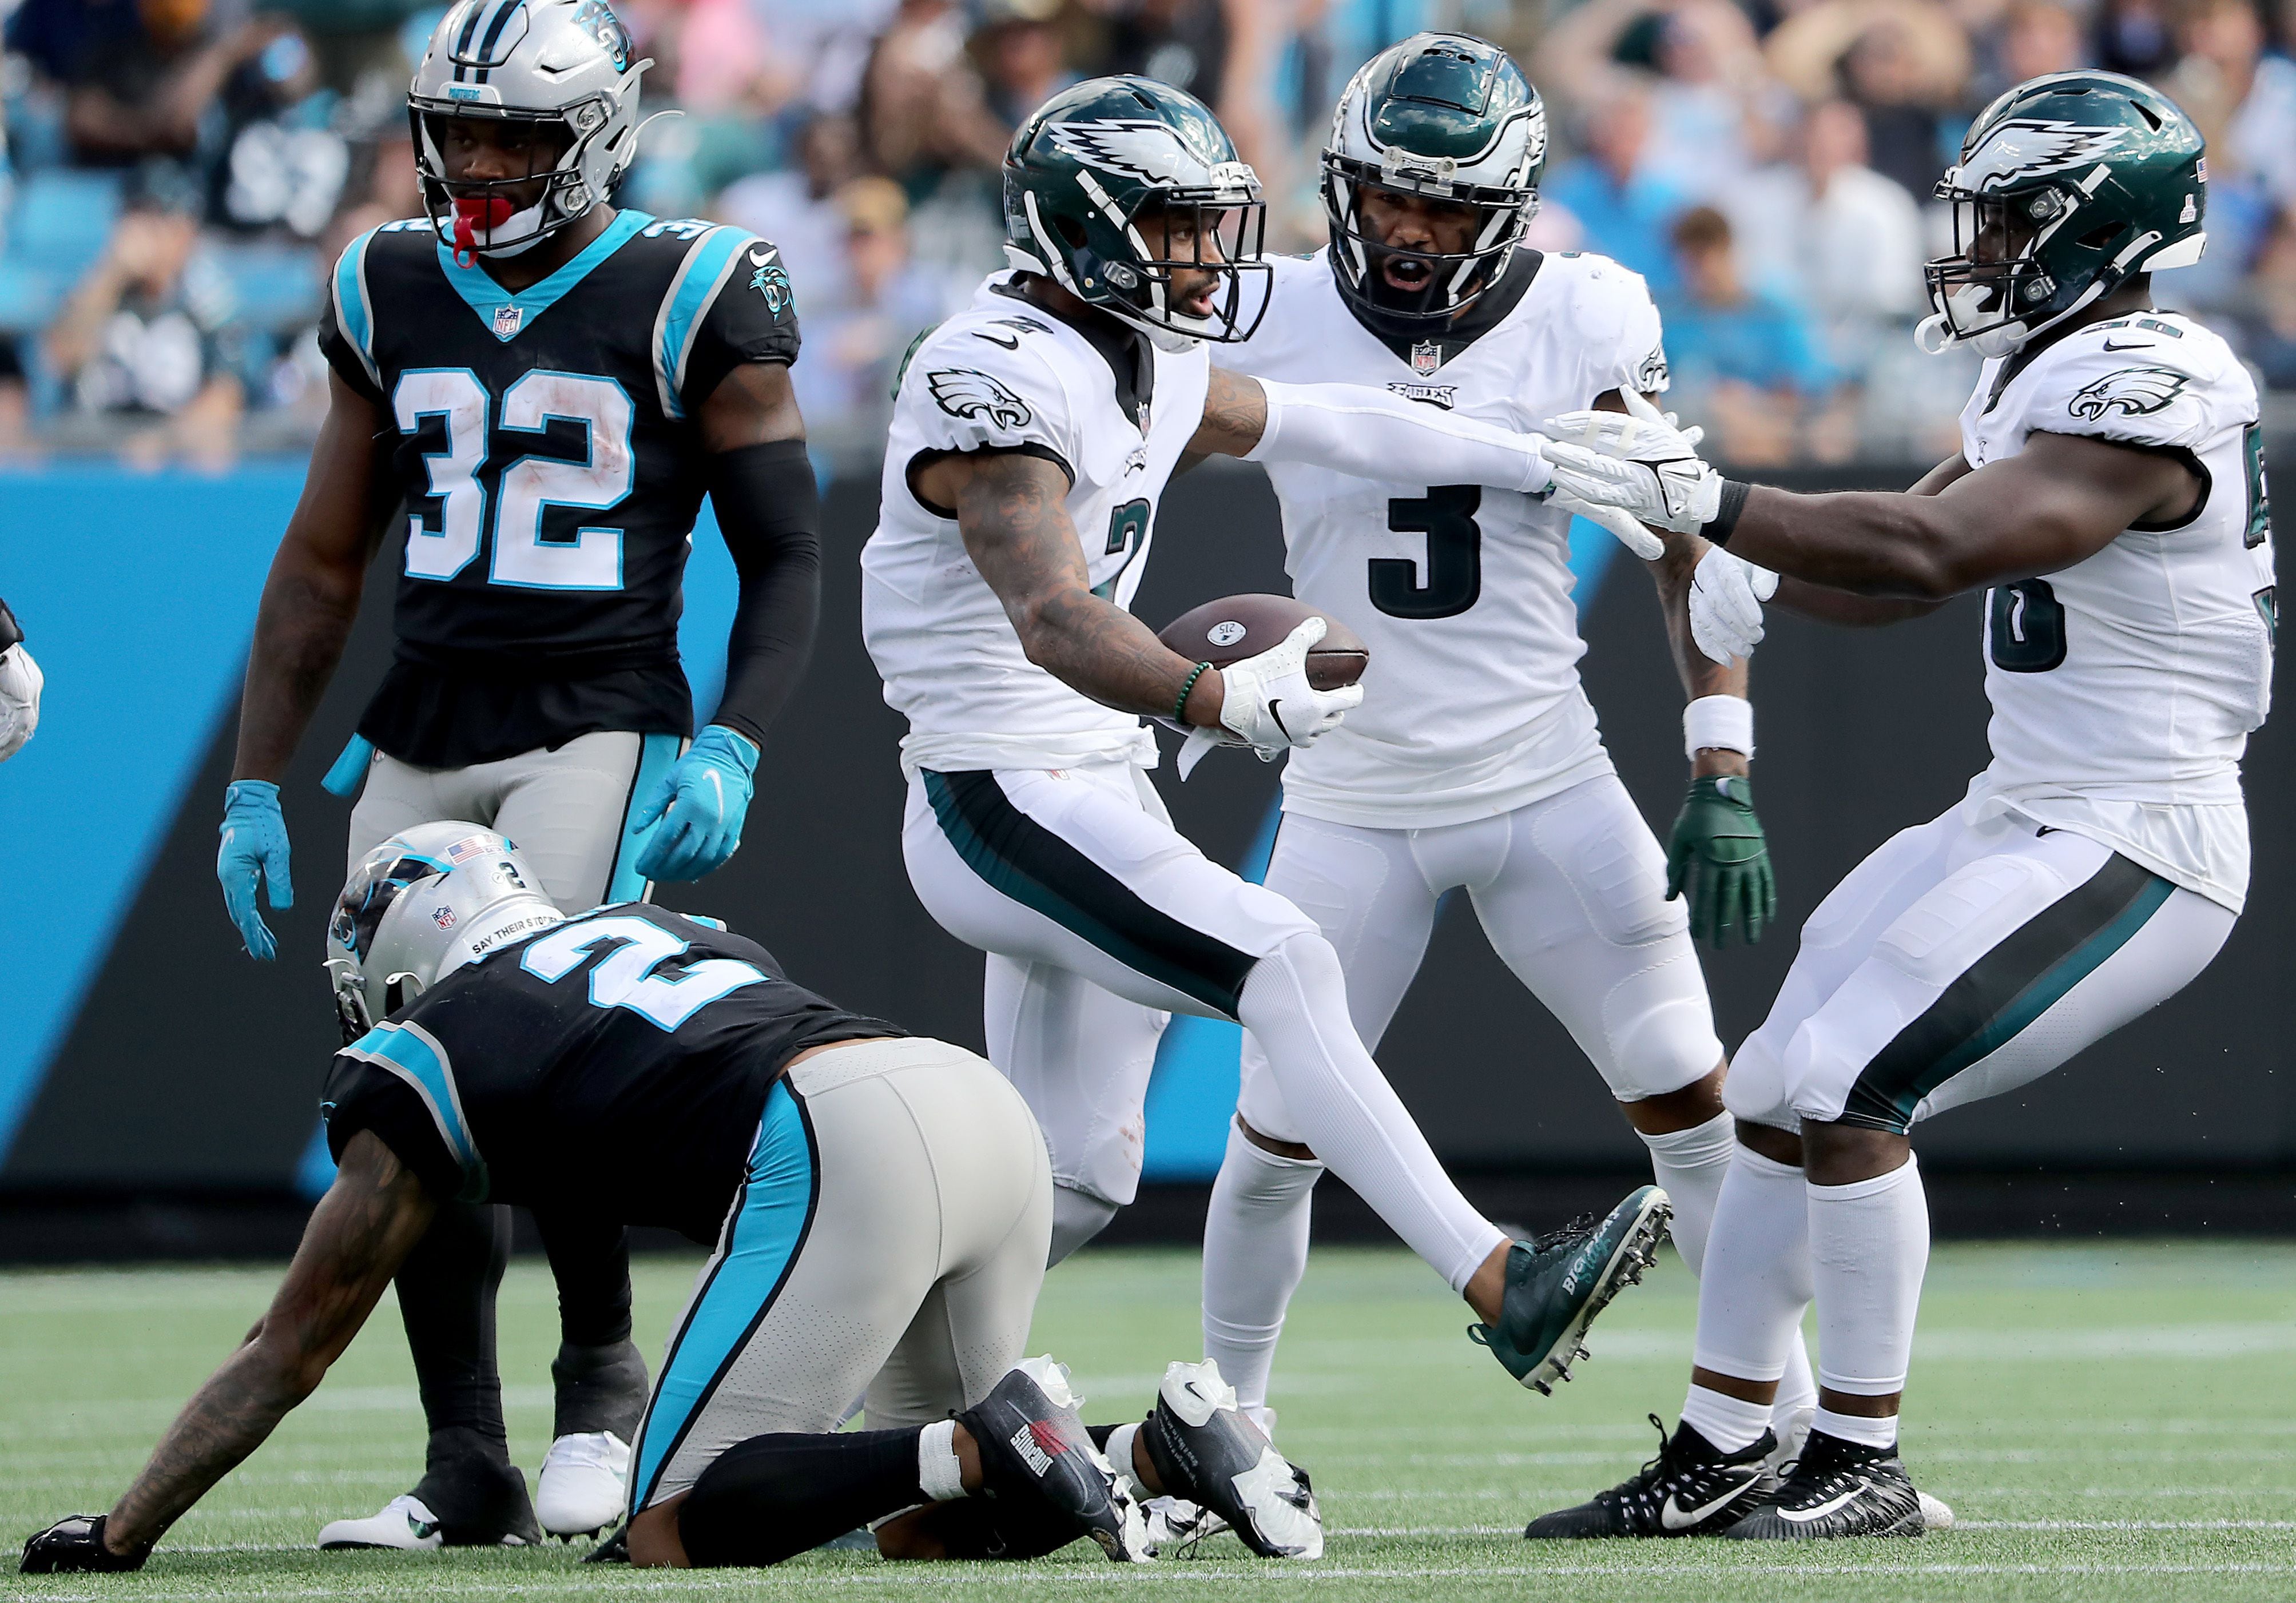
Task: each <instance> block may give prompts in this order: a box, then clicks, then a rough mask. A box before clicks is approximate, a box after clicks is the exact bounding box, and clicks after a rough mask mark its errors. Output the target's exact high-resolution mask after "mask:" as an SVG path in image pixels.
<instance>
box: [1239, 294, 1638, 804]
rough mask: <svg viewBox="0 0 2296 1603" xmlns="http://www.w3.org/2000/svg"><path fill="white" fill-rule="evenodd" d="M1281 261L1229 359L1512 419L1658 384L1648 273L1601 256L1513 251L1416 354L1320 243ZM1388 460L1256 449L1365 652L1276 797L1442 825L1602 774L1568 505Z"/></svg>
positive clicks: (1275, 374) (1302, 582)
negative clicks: (1332, 717)
mask: <svg viewBox="0 0 2296 1603" xmlns="http://www.w3.org/2000/svg"><path fill="white" fill-rule="evenodd" d="M1271 259H1272V260H1273V262H1274V266H1275V282H1274V285H1273V288H1272V289H1271V290H1270V295H1271V297H1272V300H1271V304H1270V306H1269V307H1268V312H1267V317H1266V319H1265V320H1264V321H1263V322H1262V323H1260V325H1259V331H1258V332H1257V333H1255V334H1254V335H1253V337H1252V338H1251V340H1249V341H1248V342H1246V343H1243V344H1241V345H1228V346H1220V347H1217V348H1215V349H1214V351H1213V356H1212V359H1213V360H1214V361H1216V362H1218V364H1220V365H1221V366H1223V367H1230V368H1234V369H1235V370H1236V371H1238V372H1246V373H1250V374H1251V375H1253V376H1255V377H1259V378H1267V379H1273V380H1279V381H1283V382H1289V383H1301V384H1312V383H1322V382H1348V383H1356V384H1382V383H1383V384H1385V385H1386V386H1387V388H1389V389H1390V391H1392V392H1394V393H1395V394H1398V395H1401V396H1406V397H1410V398H1412V399H1414V400H1417V401H1422V402H1424V403H1426V404H1427V405H1435V406H1440V407H1442V408H1444V409H1445V410H1446V411H1449V412H1455V413H1461V414H1463V415H1465V416H1468V417H1472V418H1477V419H1480V420H1481V421H1485V422H1489V423H1494V424H1497V425H1498V426H1500V427H1502V428H1507V429H1518V430H1529V429H1532V428H1535V427H1536V426H1537V425H1538V422H1539V421H1541V420H1542V419H1545V418H1548V417H1552V416H1554V414H1555V413H1561V412H1568V411H1572V410H1575V409H1578V408H1580V407H1585V406H1588V405H1593V403H1594V401H1595V397H1597V396H1599V395H1602V394H1603V393H1604V392H1605V391H1608V390H1612V389H1621V388H1636V389H1639V390H1642V391H1644V392H1652V391H1657V390H1661V389H1663V388H1666V381H1667V380H1666V356H1665V353H1664V351H1663V349H1662V348H1661V343H1660V335H1659V318H1658V310H1657V308H1656V307H1653V306H1652V304H1651V298H1650V291H1649V290H1647V289H1646V288H1645V287H1644V283H1643V281H1642V279H1641V277H1640V276H1639V275H1637V274H1634V273H1630V272H1628V270H1627V269H1626V268H1624V267H1621V266H1619V264H1618V263H1616V262H1614V261H1611V260H1610V259H1609V258H1605V257H1600V256H1591V255H1583V254H1579V253H1576V252H1572V253H1569V254H1562V255H1547V256H1543V257H1542V256H1540V255H1539V254H1538V253H1536V252H1533V251H1523V252H1520V253H1518V254H1517V255H1516V257H1515V258H1514V259H1513V263H1512V264H1511V265H1510V268H1509V271H1508V273H1507V274H1506V275H1505V277H1504V278H1502V279H1501V281H1500V282H1499V284H1498V285H1497V286H1495V287H1494V288H1493V289H1492V290H1489V291H1488V295H1490V296H1498V295H1502V294H1505V295H1509V296H1510V297H1512V298H1515V299H1514V304H1513V306H1511V307H1506V308H1505V310H1504V311H1502V312H1500V313H1499V314H1498V315H1497V320H1496V321H1494V322H1490V323H1488V326H1486V327H1485V328H1484V329H1483V331H1481V332H1480V333H1479V334H1477V335H1475V336H1474V338H1473V340H1472V343H1471V344H1463V342H1462V341H1461V340H1459V339H1456V338H1454V339H1440V340H1439V339H1433V338H1431V339H1427V340H1425V341H1421V342H1417V343H1415V344H1414V345H1412V346H1411V347H1410V348H1408V354H1398V352H1397V351H1396V350H1395V349H1394V348H1391V347H1390V345H1388V344H1387V343H1386V342H1385V341H1383V340H1382V339H1380V338H1379V337H1378V336H1377V335H1375V334H1374V333H1372V332H1371V331H1369V330H1367V329H1366V328H1365V327H1364V325H1363V324H1362V323H1360V322H1358V321H1357V318H1356V316H1355V315H1354V314H1353V313H1352V312H1350V311H1349V309H1348V307H1347V305H1346V303H1345V302H1344V301H1342V300H1341V299H1340V293H1339V290H1338V288H1337V286H1336V285H1335V284H1334V282H1333V276H1332V269H1331V266H1330V265H1329V263H1328V262H1327V261H1326V260H1325V259H1324V252H1323V251H1320V250H1319V251H1317V252H1316V254H1315V255H1314V256H1312V257H1309V258H1306V259H1304V260H1303V259H1300V258H1271ZM1518 275H1521V277H1520V278H1519V277H1518ZM1475 311H1476V309H1475V308H1471V309H1470V312H1469V317H1470V318H1471V319H1472V318H1474V316H1475ZM1486 315H1488V314H1486ZM1467 326H1469V327H1472V326H1474V324H1473V323H1472V322H1471V323H1468V324H1467ZM1446 358H1447V359H1446ZM1397 467H1398V476H1397V477H1396V478H1394V479H1392V480H1386V481H1374V480H1370V479H1363V478H1346V477H1342V476H1341V475H1338V474H1333V473H1330V472H1326V471H1324V470H1322V469H1319V468H1312V467H1305V466H1301V465H1300V464H1297V463H1292V462H1270V463H1269V464H1267V475H1268V477H1269V478H1271V479H1272V480H1274V482H1275V492H1276V495H1278V496H1279V497H1281V499H1282V501H1283V539H1284V544H1285V546H1286V548H1287V554H1286V558H1285V567H1286V568H1287V569H1288V570H1289V572H1290V573H1291V575H1292V593H1293V594H1295V595H1297V596H1298V597H1299V598H1300V600H1301V601H1307V602H1308V603H1309V604H1311V605H1313V606H1315V607H1316V608H1318V609H1322V610H1323V611H1324V612H1327V613H1329V614H1330V615H1331V616H1332V617H1335V618H1338V619H1340V620H1341V622H1343V623H1345V624H1346V625H1347V626H1349V628H1351V629H1353V630H1354V631H1355V632H1356V633H1357V634H1358V635H1360V636H1362V638H1363V641H1364V643H1365V645H1367V646H1368V647H1369V648H1370V650H1371V667H1370V669H1369V670H1368V671H1367V672H1366V673H1365V675H1364V681H1363V684H1364V699H1363V705H1362V706H1360V707H1357V708H1356V709H1355V710H1354V711H1352V712H1350V713H1349V714H1348V716H1347V719H1346V721H1345V722H1344V723H1342V724H1341V725H1340V726H1339V727H1338V728H1337V729H1335V730H1333V732H1331V733H1329V734H1327V735H1325V736H1324V738H1323V739H1322V740H1318V741H1316V743H1315V745H1313V746H1311V747H1308V748H1305V749H1304V750H1300V751H1295V752H1293V753H1292V755H1291V758H1290V761H1289V762H1288V763H1287V764H1286V765H1285V767H1284V773H1283V806H1284V809H1285V810H1286V811H1287V812H1292V813H1299V814H1304V815H1306V816H1308V817H1310V818H1321V819H1327V820H1330V821H1331V822H1334V823H1345V824H1354V825H1357V826H1359V827H1365V828H1371V829H1416V828H1433V827H1437V826H1440V825H1444V824H1452V823H1462V822H1466V821H1468V820H1471V819H1475V818H1484V817H1489V816H1492V815H1494V814H1501V813H1506V812H1511V811H1513V809H1514V808H1516V807H1520V806H1526V805H1527V804H1529V803H1530V802H1533V801H1537V800H1538V799H1539V798H1540V797H1545V796H1550V795H1553V794H1554V793H1556V792H1558V791H1561V790H1564V789H1568V788H1570V786H1572V785H1575V784H1577V783H1579V781H1582V780H1586V779H1588V778H1590V777H1592V776H1594V775H1596V774H1602V773H1611V771H1612V770H1611V759H1610V755H1609V754H1608V753H1607V752H1605V751H1604V750H1603V740H1602V733H1601V732H1600V731H1599V730H1598V729H1597V728H1596V726H1595V709H1594V707H1592V706H1591V705H1590V704H1589V703H1588V701H1587V695H1586V692H1585V691H1583V690H1582V689H1580V687H1579V668H1578V662H1579V658H1580V656H1582V655H1583V654H1584V653H1585V651H1586V649H1587V648H1586V644H1585V642H1583V641H1582V640H1580V638H1579V613H1578V609H1577V608H1576V607H1575V606H1574V605H1573V604H1572V602H1571V599H1570V590H1571V575H1570V514H1569V513H1567V512H1564V511H1561V510H1560V509H1558V508H1554V507H1550V506H1547V505H1546V504H1544V503H1541V502H1539V501H1537V500H1534V499H1533V498H1532V497H1530V496H1529V495H1520V494H1517V493H1515V492H1513V491H1508V490H1498V489H1488V488H1482V487H1477V486H1473V485H1443V486H1430V485H1428V484H1426V483H1425V482H1424V481H1422V480H1415V479H1413V478H1409V477H1408V476H1407V475H1408V473H1409V467H1408V464H1406V463H1400V462H1398V464H1397Z"/></svg>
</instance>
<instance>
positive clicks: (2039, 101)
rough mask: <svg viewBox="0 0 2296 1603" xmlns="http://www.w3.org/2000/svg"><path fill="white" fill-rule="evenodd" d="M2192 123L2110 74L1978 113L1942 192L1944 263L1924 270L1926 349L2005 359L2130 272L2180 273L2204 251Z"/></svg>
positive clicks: (2201, 172)
mask: <svg viewBox="0 0 2296 1603" xmlns="http://www.w3.org/2000/svg"><path fill="white" fill-rule="evenodd" d="M2202 148H2203V142H2202V138H2201V131H2200V130H2199V129H2198V128H2196V127H2194V126H2193V119H2191V118H2189V117H2187V116H2185V113H2184V112H2183V111H2182V110H2179V109H2178V108H2177V105H2176V103H2175V102H2172V101H2170V100H2169V98H2168V97H2167V96H2166V95H2163V94H2161V93H2160V92H2159V91H2158V90H2155V89H2153V88H2151V87H2149V86H2146V85H2144V84H2141V83H2138V82H2137V81H2136V79H2135V78H2123V77H2121V76H2120V74H2119V73H2116V72H2058V73H2052V74H2051V75H2049V76H2048V77H2046V78H2034V79H2033V80H2031V81H2030V83H2023V84H2020V85H2018V86H2016V87H2015V88H2013V89H2012V90H2010V91H2009V92H2008V93H2007V94H2004V95H2002V97H2001V98H2000V99H1998V100H1997V101H1995V102H1993V103H1992V104H1991V105H1989V106H1988V107H1986V109H1985V110H1984V111H1983V112H1981V113H1980V115H1979V117H1978V119H1977V120H1976V122H1975V123H1973V124H1972V125H1971V127H1970V130H1969V135H1968V137H1967V138H1965V139H1964V140H1963V141H1962V142H1961V159H1960V161H1959V162H1957V163H1956V165H1954V166H1952V167H1949V168H1947V169H1946V173H1945V176H1944V177H1943V178H1941V179H1939V181H1938V186H1937V197H1938V199H1939V200H1943V201H1946V202H1947V203H1948V204H1949V205H1950V206H1951V207H1952V208H1953V232H1954V254H1953V255H1951V256H1948V257H1941V258H1939V259H1938V260H1936V261H1933V262H1931V263H1930V264H1929V265H1928V266H1927V267H1926V268H1925V269H1924V272H1925V274H1927V277H1928V279H1929V290H1930V305H1931V307H1933V308H1934V315H1932V316H1930V317H1928V318H1925V319H1924V320H1923V323H1922V325H1921V327H1920V328H1918V329H1916V330H1915V331H1914V338H1915V341H1916V342H1917V343H1918V344H1919V345H1920V346H1921V348H1923V350H1926V351H1931V352H1936V351H1941V350H1945V349H1947V348H1950V347H1953V346H1956V345H1967V346H1969V347H1971V348H1973V349H1975V350H1976V351H1977V353H1978V354H1979V355H1980V356H2007V355H2008V354H2009V353H2010V352H2012V351H2013V350H2015V349H2016V348H2018V347H2020V346H2021V345H2023V344H2024V343H2025V342H2026V341H2027V340H2029V339H2032V338H2033V336H2035V335H2036V334H2038V333H2040V332H2041V331H2043V330H2045V329H2049V328H2054V326H2055V325H2056V324H2058V323H2062V322H2063V321H2064V320H2065V319H2066V318H2068V317H2070V316H2071V315H2073V314H2074V313H2076V312H2078V311H2079V310H2080V309H2081V308H2082V307H2086V306H2088V305H2089V304H2091V303H2092V302H2094V301H2095V300H2097V299H2099V298H2100V297H2103V296H2105V295H2109V294H2111V293H2112V291H2113V290H2117V289H2119V288H2120V285H2121V284H2122V283H2124V282H2127V281H2128V278H2129V277H2130V276H2131V275H2132V274H2138V273H2151V272H2158V271H2160V270H2161V269H2163V268H2168V267H2189V266H2192V265H2193V264H2194V262H2196V261H2199V260H2200V259H2201V252H2202V249H2204V248H2205V247H2206V245H2207V243H2208V234H2207V233H2206V232H2205V231H2204V230H2203V228H2202V218H2203V217H2205V215H2206V213H2207V210H2208V164H2207V163H2206V162H2205V161H2204V160H2203V159H2202Z"/></svg>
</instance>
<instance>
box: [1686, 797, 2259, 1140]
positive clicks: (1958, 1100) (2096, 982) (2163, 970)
mask: <svg viewBox="0 0 2296 1603" xmlns="http://www.w3.org/2000/svg"><path fill="white" fill-rule="evenodd" d="M1983 811H1984V807H1983V804H1981V803H1972V802H1963V803H1962V804H1960V805H1959V806H1956V807H1954V808H1953V809H1952V810H1951V811H1949V812H1948V813H1946V814H1942V815H1941V816H1939V817H1937V818H1934V819H1931V821H1930V822H1927V823H1924V824H1916V825H1915V827H1913V828H1912V829H1909V830H1900V831H1899V832H1898V834H1896V835H1894V836H1892V837H1891V838H1890V839H1889V840H1888V841H1886V842H1885V843H1883V845H1882V846H1881V848H1880V849H1879V850H1877V851H1875V852H1874V855H1872V856H1870V857H1868V858H1866V861H1865V862H1863V863H1859V864H1858V865H1857V867H1856V868H1854V869H1852V870H1851V871H1849V876H1848V878H1846V879H1843V880H1842V881H1841V884H1840V885H1838V886H1836V887H1834V888H1833V893H1832V894H1831V895H1830V896H1827V897H1826V898H1825V901H1824V902H1822V903H1820V904H1818V907H1817V911H1816V912H1813V913H1811V914H1810V916H1809V920H1808V922H1807V923H1806V924H1804V925H1803V926H1802V932H1801V946H1800V950H1799V951H1798V952H1797V953H1795V955H1794V961H1793V967H1792V969H1789V970H1788V971H1787V974H1786V978H1785V984H1784V986H1781V987H1780V988H1779V991H1778V999H1777V1001H1776V1002H1775V1003H1774V1004H1772V1006H1771V1008H1770V1015H1769V1017H1768V1018H1766V1019H1764V1020H1763V1021H1762V1027H1761V1028H1760V1029H1759V1030H1756V1031H1755V1032H1754V1033H1753V1034H1752V1035H1750V1036H1748V1037H1747V1039H1746V1042H1745V1044H1743V1046H1741V1047H1740V1048H1739V1049H1738V1051H1737V1055H1736V1056H1735V1057H1734V1058H1733V1059H1731V1063H1730V1075H1729V1078H1728V1079H1727V1080H1726V1081H1724V1082H1723V1086H1722V1100H1723V1101H1724V1103H1725V1104H1726V1106H1727V1107H1728V1108H1729V1109H1730V1111H1731V1112H1732V1113H1734V1114H1735V1115H1736V1116H1738V1117H1740V1118H1742V1119H1749V1120H1751V1121H1752V1122H1754V1123H1755V1124H1759V1125H1776V1126H1777V1127H1779V1128H1780V1129H1784V1130H1795V1129H1799V1128H1800V1124H1801V1121H1802V1120H1804V1119H1816V1120H1817V1121H1819V1122H1821V1123H1831V1122H1833V1121H1834V1120H1843V1121H1846V1122H1848V1123H1850V1124H1853V1125H1866V1126H1869V1127H1871V1128H1873V1129H1876V1130H1890V1131H1895V1132H1897V1133H1899V1134H1903V1133H1905V1132H1906V1131H1907V1130H1908V1129H1909V1128H1910V1127H1911V1126H1912V1125H1914V1124H1915V1122H1917V1121H1918V1120H1921V1119H1924V1118H1927V1117H1929V1116H1931V1114H1935V1113H1939V1112H1942V1111H1943V1110H1945V1109H1946V1108H1954V1107H1958V1106H1959V1105H1960V1104H1962V1103H1964V1102H1972V1101H1975V1100H1979V1099H1980V1098H1982V1097H1993V1096H1999V1095H2000V1094H2001V1093H2002V1092H2007V1091H2014V1090H2015V1089H2016V1088H2017V1087H2018V1086H2020V1085H2023V1084H2026V1083H2028V1082H2029V1081H2032V1080H2037V1079H2038V1078H2040V1076H2041V1075H2045V1074H2047V1073H2048V1072H2049V1071H2050V1070H2051V1069H2053V1068H2054V1067H2057V1066H2058V1065H2059V1064H2061V1063H2062V1062H2064V1061H2065V1059H2068V1058H2071V1056H2073V1054H2074V1053H2076V1052H2078V1051H2080V1050H2081V1049H2082V1048H2084V1047H2086V1046H2087V1045H2089V1044H2090V1043H2093V1042H2095V1041H2098V1040H2101V1039H2103V1037H2104V1036H2106V1035H2111V1034H2112V1032H2113V1031H2114V1030H2117V1029H2119V1028H2120V1026H2122V1025H2124V1024H2127V1023H2128V1021H2129V1020H2130V1019H2132V1018H2136V1017H2137V1016H2138V1015H2139V1014H2141V1013H2144V1012H2148V1011H2150V1010H2152V1009H2153V1008H2155V1007H2158V1006H2159V1005H2160V1004H2161V1002H2166V1001H2167V1000H2168V999H2169V997H2171V996H2174V995H2175V994H2177V992H2179V991H2181V990H2183V989H2184V988H2185V986H2186V985H2188V984H2190V983H2191V982H2192V980H2193V978H2194V977H2195V976H2196V975H2198V974H2199V973H2200V971H2201V970H2202V969H2205V968H2206V967H2208V965H2209V962H2210V960H2211V959H2212V958H2214V957H2215V956H2216V954H2217V952H2218V948H2220V947H2221V946H2223V945H2224V944H2225V940H2226V937H2227V936H2230V935H2231V934H2232V927H2233V921H2234V917H2235V915H2234V913H2233V912H2232V910H2231V909H2230V908H2227V907H2224V906H2222V905H2220V904H2217V903H2215V902H2211V901H2210V900H2209V899H2208V898H2207V897H2206V896H2200V895H2198V894H2197V893H2195V892H2193V891H2189V890H2185V889H2184V888H2183V887H2179V886H2176V885H2172V884H2170V883H2169V881H2168V880H2166V879H2161V877H2160V876H2159V875H2158V874H2155V873H2153V872H2151V871H2148V870H2146V869H2144V868H2142V867H2140V866H2138V865H2137V864H2136V863H2133V862H2131V861H2129V860H2128V858H2126V857H2123V856H2121V855H2120V854H2118V853H2117V852H2115V851H2113V850H2112V847H2110V846H2104V845H2102V844H2100V843H2099V842H2097V841H2094V840H2091V839H2089V838H2087V837H2086V836H2082V835H2076V834H2073V833H2072V832H2071V831H2070V830H2038V831H2037V830H2035V828H2034V827H2033V826H2032V825H2031V824H2030V823H2024V822H2019V821H2018V820H2016V819H2014V818H2012V817H2009V816H2007V815H2005V814H1995V815H1994V816H1992V817H1989V818H1987V817H1980V814H1981V813H1982V812H1983Z"/></svg>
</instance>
